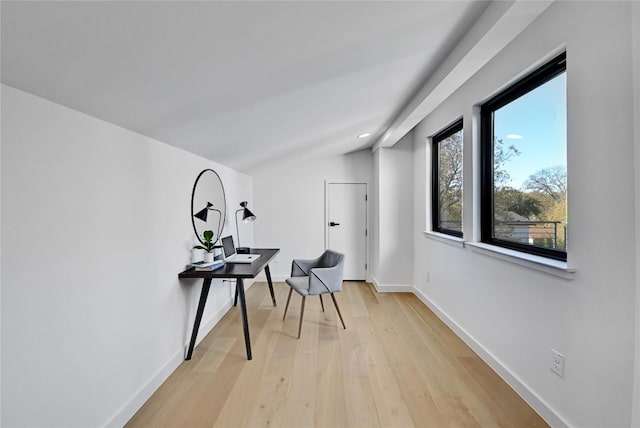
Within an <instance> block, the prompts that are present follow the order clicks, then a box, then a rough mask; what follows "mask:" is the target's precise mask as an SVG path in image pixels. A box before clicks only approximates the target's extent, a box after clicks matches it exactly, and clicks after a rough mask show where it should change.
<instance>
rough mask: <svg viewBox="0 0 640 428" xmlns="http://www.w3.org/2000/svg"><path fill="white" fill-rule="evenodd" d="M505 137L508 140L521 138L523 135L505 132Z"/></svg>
mask: <svg viewBox="0 0 640 428" xmlns="http://www.w3.org/2000/svg"><path fill="white" fill-rule="evenodd" d="M507 138H508V139H510V140H522V139H523V138H524V137H523V136H522V135H518V134H507Z"/></svg>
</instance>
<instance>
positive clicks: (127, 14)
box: [1, 1, 548, 171]
mask: <svg viewBox="0 0 640 428" xmlns="http://www.w3.org/2000/svg"><path fill="white" fill-rule="evenodd" d="M528 3H534V4H535V3H537V4H538V5H537V6H535V5H531V4H528ZM527 4H528V5H527ZM547 5H548V2H515V3H511V2H496V3H490V2H483V1H424V2H400V1H388V2H367V1H355V2H275V1H257V2H237V1H236V2H206V1H201V2H197V1H196V2H187V1H175V2H161V1H160V2H116V1H104V2H89V1H87V2H82V1H80V2H76V1H69V2H58V1H44V2H19V1H16V2H12V1H2V4H1V7H2V10H1V19H2V27H1V29H2V39H1V43H2V51H1V54H2V58H1V60H2V70H1V77H2V82H3V83H5V84H7V85H10V86H13V87H15V88H18V89H22V90H24V91H27V92H30V93H33V94H35V95H38V96H41V97H43V98H46V99H49V100H51V101H54V102H56V103H59V104H62V105H65V106H68V107H70V108H73V109H76V110H78V111H81V112H83V113H86V114H89V115H92V116H95V117H97V118H100V119H103V120H105V121H108V122H111V123H114V124H117V125H120V126H123V127H125V128H128V129H130V130H133V131H136V132H138V133H140V134H143V135H146V136H149V137H152V138H155V139H157V140H160V141H162V142H165V143H168V144H171V145H174V146H176V147H180V148H182V149H185V150H187V151H190V152H193V153H195V154H198V155H201V156H203V157H206V158H210V159H212V160H215V161H217V162H220V163H222V164H225V165H228V166H230V167H232V168H235V169H237V170H240V171H250V170H251V168H253V167H255V166H258V165H261V164H263V163H265V162H270V161H273V160H276V159H280V158H282V157H285V156H287V157H288V156H301V157H302V156H310V155H313V156H318V155H328V154H339V153H348V152H351V151H355V150H359V149H363V148H366V147H371V146H373V145H374V144H377V145H386V146H389V145H392V144H393V143H394V142H396V141H397V140H398V139H399V138H400V137H401V136H402V135H403V134H404V133H405V132H406V131H407V130H409V129H410V127H412V126H413V125H415V123H417V121H418V120H420V119H421V118H422V117H424V114H426V113H428V111H429V108H432V107H433V106H434V105H437V103H438V102H439V101H441V99H442V97H444V96H447V95H448V94H450V93H451V91H453V90H455V88H457V87H458V86H459V85H460V84H462V83H464V81H465V80H466V79H468V77H470V75H471V74H473V73H474V72H475V71H476V70H477V69H478V68H479V67H481V66H482V65H483V64H484V63H486V61H488V60H489V59H490V58H491V57H492V56H493V55H495V53H497V52H498V51H499V50H500V49H501V48H502V47H503V46H504V45H505V44H506V43H508V41H510V40H511V39H512V38H513V37H515V35H517V33H519V31H521V30H522V29H523V28H524V27H525V26H526V25H528V23H529V22H530V21H531V20H532V19H534V18H535V16H537V14H539V13H540V12H541V11H542V10H543V9H544V8H545V7H546V6H547ZM365 132H368V133H371V136H369V137H367V138H362V139H359V138H357V136H358V135H359V134H362V133H365Z"/></svg>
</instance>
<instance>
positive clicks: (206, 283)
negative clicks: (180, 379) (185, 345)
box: [185, 278, 211, 360]
mask: <svg viewBox="0 0 640 428" xmlns="http://www.w3.org/2000/svg"><path fill="white" fill-rule="evenodd" d="M209 288H211V278H205V279H204V280H203V281H202V291H201V292H200V302H198V310H197V311H196V319H195V321H194V322H193V331H192V332H191V342H189V350H188V351H187V357H186V358H185V360H190V359H191V354H193V347H194V346H195V345H196V338H197V337H198V329H199V328H200V321H202V314H203V313H204V305H205V303H207V296H208V295H209Z"/></svg>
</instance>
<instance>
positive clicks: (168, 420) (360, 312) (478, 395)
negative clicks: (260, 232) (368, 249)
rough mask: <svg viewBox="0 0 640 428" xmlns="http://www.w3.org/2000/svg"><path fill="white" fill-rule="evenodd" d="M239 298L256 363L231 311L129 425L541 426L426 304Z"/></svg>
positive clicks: (362, 298) (261, 290) (256, 290)
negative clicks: (248, 354) (244, 301)
mask: <svg viewBox="0 0 640 428" xmlns="http://www.w3.org/2000/svg"><path fill="white" fill-rule="evenodd" d="M275 290H276V298H277V301H278V307H276V308H274V307H273V306H272V304H271V298H270V297H269V292H268V288H267V287H266V284H265V283H256V284H255V285H254V286H253V287H251V288H250V289H249V291H248V292H247V306H248V314H249V325H250V329H251V340H252V344H253V360H252V361H247V359H246V355H245V348H244V341H243V336H242V325H241V321H240V314H239V310H238V309H237V308H233V309H232V310H231V311H229V313H227V314H226V315H225V317H224V318H223V319H222V320H221V321H220V323H218V325H216V327H215V328H214V329H213V331H212V332H211V333H210V334H209V335H208V336H207V337H206V338H205V339H204V340H203V341H202V342H201V343H200V344H199V345H198V346H197V347H196V348H195V350H194V353H193V359H192V360H191V361H185V362H184V363H182V364H181V365H180V367H178V369H177V370H176V371H175V372H174V373H173V374H172V375H171V376H170V377H169V379H167V381H166V382H165V383H164V384H163V385H162V386H161V387H160V388H159V389H158V390H157V391H156V392H155V393H154V395H153V396H152V397H151V398H150V399H149V400H148V401H147V403H146V404H145V405H144V406H143V407H142V408H141V409H140V410H139V411H138V413H136V415H135V416H134V417H133V418H132V419H131V420H130V421H129V423H128V424H127V427H141V426H144V427H467V426H482V427H542V426H548V425H547V424H546V423H545V422H544V420H543V419H542V418H540V417H539V416H538V415H537V414H536V413H535V412H534V411H533V410H532V409H531V408H530V407H529V406H528V405H527V404H526V403H525V402H524V401H523V400H522V399H521V398H520V397H519V396H518V395H517V394H516V393H515V392H514V391H513V390H511V389H510V388H509V386H507V384H506V383H505V382H504V381H502V380H501V379H500V378H499V377H498V376H497V375H496V374H495V373H494V372H493V371H492V370H491V369H490V368H489V367H488V366H487V365H486V364H485V363H484V362H483V361H482V360H481V359H480V358H479V357H478V356H477V355H476V354H474V353H473V351H471V349H470V348H469V347H467V346H466V345H465V344H464V343H463V342H462V341H461V340H460V339H459V338H458V337H457V336H456V335H455V334H454V333H453V332H452V331H451V330H450V329H449V328H448V327H447V326H446V325H445V324H444V323H442V322H441V321H440V320H439V319H438V318H437V317H436V316H435V315H434V314H433V313H432V312H431V311H430V310H429V309H428V308H427V307H426V306H425V305H424V304H423V303H422V302H420V301H419V300H418V299H417V298H416V297H415V296H414V295H412V294H410V293H376V291H375V289H374V288H373V287H372V286H371V285H370V284H367V283H364V282H345V285H344V288H343V290H342V292H340V293H337V294H336V299H337V300H338V304H339V305H340V308H341V310H342V314H343V317H344V321H345V324H346V326H347V329H346V330H343V329H342V327H341V326H340V324H339V320H338V319H337V314H336V311H335V308H334V307H333V303H332V302H331V299H326V298H325V312H324V313H323V312H322V311H321V309H320V302H319V299H318V298H316V297H314V298H307V304H306V309H305V316H304V323H303V326H302V337H301V339H300V340H297V339H296V336H297V332H298V320H299V316H300V300H301V299H300V296H298V295H297V294H295V293H294V294H293V296H292V298H291V306H290V307H289V312H288V314H287V318H286V320H285V321H284V322H283V321H282V315H283V311H284V304H285V302H286V295H287V292H288V290H289V288H288V287H287V286H286V284H284V283H276V284H275Z"/></svg>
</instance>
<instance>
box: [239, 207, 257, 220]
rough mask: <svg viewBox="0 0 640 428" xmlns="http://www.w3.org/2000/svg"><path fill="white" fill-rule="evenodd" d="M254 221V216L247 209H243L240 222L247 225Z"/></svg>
mask: <svg viewBox="0 0 640 428" xmlns="http://www.w3.org/2000/svg"><path fill="white" fill-rule="evenodd" d="M255 219H256V215H255V214H254V213H252V212H251V211H250V210H249V208H247V207H244V210H242V221H243V222H245V223H247V222H249V221H254V220H255Z"/></svg>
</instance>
